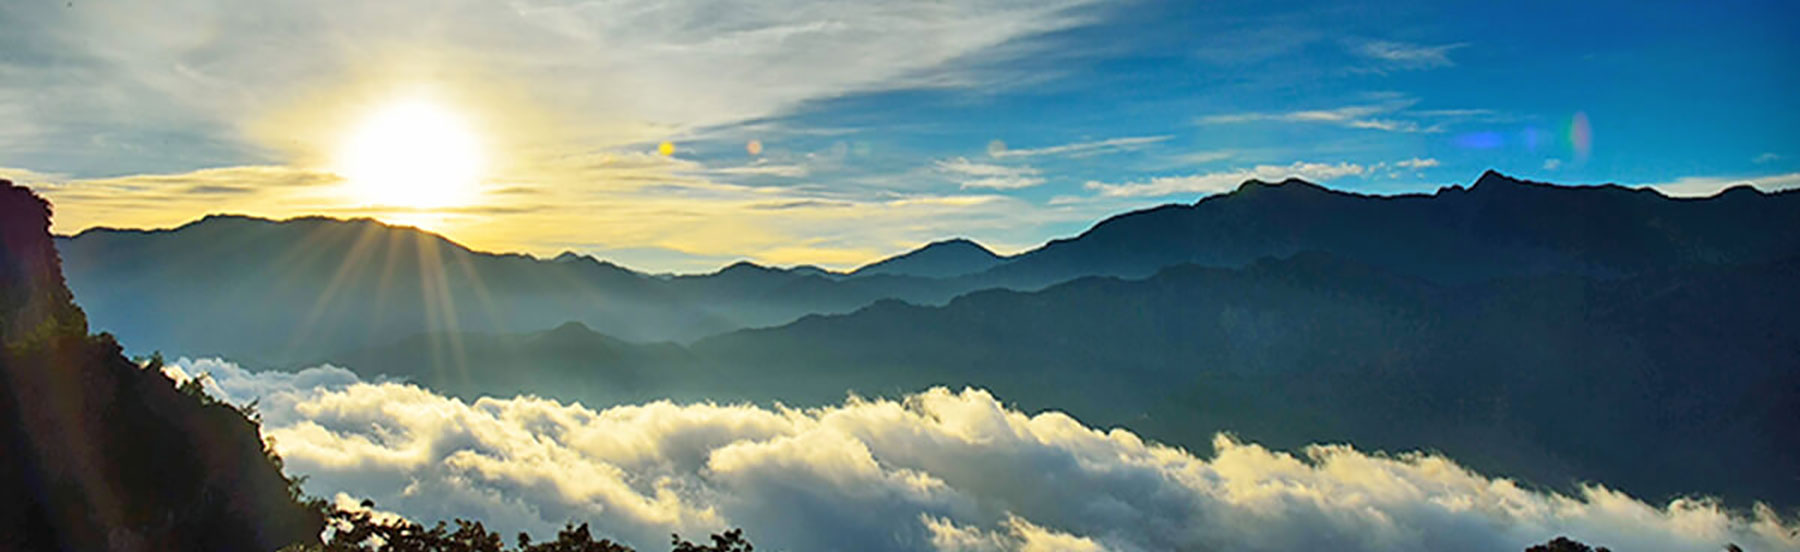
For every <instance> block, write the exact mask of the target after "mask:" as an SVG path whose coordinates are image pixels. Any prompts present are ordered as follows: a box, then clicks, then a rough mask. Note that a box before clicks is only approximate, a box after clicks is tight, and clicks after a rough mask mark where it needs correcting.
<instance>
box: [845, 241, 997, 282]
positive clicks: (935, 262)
mask: <svg viewBox="0 0 1800 552" xmlns="http://www.w3.org/2000/svg"><path fill="white" fill-rule="evenodd" d="M1005 260H1006V258H1005V257H1002V256H1000V255H998V254H995V253H994V252H993V251H992V250H989V249H988V248H987V247H984V246H982V245H981V244H979V243H976V242H975V241H974V240H970V239H968V238H952V239H947V240H940V241H935V242H931V243H928V244H925V245H924V246H923V247H920V248H918V249H914V250H912V251H908V252H906V253H902V254H900V255H896V256H893V257H889V258H887V259H883V260H880V261H877V262H874V263H871V264H868V265H865V266H863V267H862V268H858V269H856V270H855V271H852V272H851V274H854V275H869V274H895V275H906V276H923V277H927V278H952V277H956V276H962V275H964V274H972V273H975V272H980V271H983V270H987V269H989V268H992V267H993V266H994V265H997V264H1000V263H1002V262H1004V261H1005Z"/></svg>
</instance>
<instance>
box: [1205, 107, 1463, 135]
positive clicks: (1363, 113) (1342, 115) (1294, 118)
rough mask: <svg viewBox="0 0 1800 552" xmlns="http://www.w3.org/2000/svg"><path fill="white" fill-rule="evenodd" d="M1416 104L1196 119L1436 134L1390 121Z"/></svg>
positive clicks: (1414, 123)
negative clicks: (1276, 122) (1302, 124)
mask: <svg viewBox="0 0 1800 552" xmlns="http://www.w3.org/2000/svg"><path fill="white" fill-rule="evenodd" d="M1414 103H1416V100H1403V101H1396V102H1387V103H1380V104H1364V105H1347V106H1342V107H1334V108H1329V109H1307V110H1300V111H1287V112H1280V113H1262V112H1245V113H1225V114H1219V115H1209V116H1206V117H1201V118H1200V121H1199V122H1200V124H1203V125H1223V124H1237V123H1250V122H1257V121H1278V122H1284V123H1306V124H1324V125H1332V126H1341V127H1345V128H1359V129H1369V130H1382V131H1387V132H1439V131H1441V130H1443V128H1442V127H1441V126H1437V125H1432V126H1421V125H1420V124H1419V123H1418V122H1417V121H1412V120H1407V119H1398V118H1394V117H1393V115H1395V114H1398V113H1400V112H1402V111H1403V110H1405V109H1406V108H1407V107H1409V106H1411V105H1413V104H1414Z"/></svg>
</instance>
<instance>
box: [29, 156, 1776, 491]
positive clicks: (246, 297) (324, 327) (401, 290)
mask: <svg viewBox="0 0 1800 552" xmlns="http://www.w3.org/2000/svg"><path fill="white" fill-rule="evenodd" d="M59 246H60V248H61V249H62V251H63V255H64V258H65V263H66V267H67V272H68V274H69V279H70V282H71V287H72V288H73V289H74V290H75V293H76V296H77V297H79V298H80V299H81V301H82V302H83V304H84V305H86V306H87V309H88V312H89V315H90V316H91V317H92V319H93V320H94V323H95V324H96V325H97V326H98V327H100V328H102V329H107V330H110V331H113V332H115V333H118V334H119V335H120V336H121V337H123V338H125V339H126V341H127V342H130V343H141V344H144V345H142V346H144V347H153V348H158V349H162V350H163V351H165V352H168V353H172V354H176V353H178V354H224V355H226V356H228V357H233V358H238V359H240V360H251V361H253V362H254V361H266V362H271V363H274V364H275V365H280V366H291V367H297V366H302V365H307V364H312V363H318V362H332V363H336V364H340V365H344V366H347V367H350V368H352V369H354V370H356V371H358V372H360V373H362V374H364V375H365V376H371V377H372V376H375V375H380V374H385V375H389V376H395V377H402V378H407V379H411V380H413V381H417V382H420V383H422V384H424V385H427V386H430V387H432V388H434V389H438V390H440V391H443V392H447V393H452V394H458V395H463V396H469V397H473V396H477V395H484V394H501V395H509V394H514V393H520V392H529V393H536V394H540V395H546V396H552V397H558V398H563V399H570V400H581V401H584V402H587V403H589V404H595V405H599V404H610V403H613V402H618V401H628V400H641V399H648V398H660V397H673V398H677V399H710V400H721V401H729V400H753V401H773V400H779V401H783V402H787V403H788V404H799V405H804V404H819V403H823V402H830V401H836V400H839V399H841V398H842V397H843V394H844V393H845V392H847V391H854V392H858V393H865V394H883V395H888V394H896V393H900V392H906V391H916V390H917V389H919V388H921V387H924V386H928V385H938V384H944V385H954V386H960V385H978V386H981V387H986V388H990V389H993V390H994V391H996V392H997V393H998V394H999V396H1002V397H1006V398H1008V399H1009V400H1014V401H1018V402H1019V404H1020V405H1021V406H1022V407H1025V408H1026V409H1028V410H1035V409H1041V408H1057V409H1061V410H1066V411H1069V412H1071V413H1073V414H1075V415H1077V416H1078V417H1081V418H1083V419H1084V420H1085V421H1087V422H1089V423H1097V424H1101V425H1113V424H1117V425H1127V426H1129V427H1131V428H1133V429H1134V430H1137V431H1140V432H1142V433H1144V434H1146V435H1148V436H1150V437H1153V438H1156V439H1159V440H1163V441H1166V442H1171V443H1176V444H1180V445H1183V446H1187V447H1191V448H1204V447H1206V446H1207V443H1208V442H1209V441H1208V439H1209V438H1210V436H1211V435H1212V433H1213V432H1214V431H1219V430H1229V431H1236V432H1239V433H1241V434H1243V435H1244V436H1245V437H1247V438H1250V439H1253V440H1256V441H1258V442H1265V443H1270V444H1275V445H1279V446H1298V445H1301V444H1305V443H1310V442H1321V441H1325V442H1330V441H1351V442H1354V443H1355V444H1357V445H1358V446H1361V447H1365V448H1376V449H1386V450H1407V449H1417V448H1429V449H1437V450H1442V451H1444V452H1447V453H1449V454H1450V455H1451V456H1453V457H1456V458H1459V459H1464V460H1466V461H1467V462H1469V463H1470V464H1471V465H1473V466H1474V467H1476V468H1478V469H1481V470H1482V471H1484V472H1490V473H1501V474H1513V475H1519V476H1522V477H1524V478H1526V479H1527V480H1529V481H1534V482H1538V483H1542V484H1549V485H1556V486H1560V487H1565V488H1566V487H1568V486H1570V485H1572V484H1573V483H1575V482H1577V481H1586V480H1599V481H1605V482H1607V483H1608V484H1609V485H1617V486H1619V487H1620V488H1623V489H1625V490H1626V491H1629V492H1631V493H1634V494H1637V495H1639V496H1642V497H1645V498H1649V499H1651V500H1657V499H1663V498H1667V497H1670V496H1673V495H1676V494H1681V493H1709V494H1720V495H1722V496H1724V497H1726V498H1727V499H1728V500H1738V501H1745V500H1753V499H1760V500H1770V501H1774V502H1775V503H1776V504H1778V505H1783V506H1785V507H1794V506H1800V471H1796V470H1797V469H1800V468H1796V466H1800V445H1797V444H1796V443H1800V439H1793V438H1792V436H1794V435H1795V432H1794V425H1793V420H1796V419H1800V319H1797V317H1800V314H1796V313H1800V309H1797V308H1796V307H1800V291H1796V290H1797V289H1800V288H1796V287H1795V286H1793V285H1792V282H1795V281H1800V192H1781V193H1762V192H1759V191H1757V190H1754V189H1751V188H1747V187H1739V188H1732V189H1730V190H1727V191H1725V192H1722V193H1721V194H1719V195H1716V196H1713V197H1709V198H1701V199H1674V198H1669V197H1665V196H1662V195H1660V194H1658V193H1657V192H1655V191H1650V190H1637V189H1629V188H1624V187H1619V186H1610V185H1609V186H1591V187H1568V186H1556V185H1550V184H1542V183H1532V182H1524V181H1519V180H1515V179H1511V178H1507V177H1505V176H1502V175H1499V174H1497V173H1492V172H1489V173H1486V174H1484V175H1482V176H1481V177H1480V178H1479V179H1478V180H1477V181H1476V182H1475V183H1474V184H1473V185H1472V186H1469V187H1466V188H1465V187H1460V186H1457V187H1449V188H1445V189H1442V190H1439V191H1438V192H1436V193H1434V194H1431V195H1408V196H1393V197H1380V196H1365V195H1358V194H1349V193H1344V192H1338V191H1332V190H1327V189H1324V188H1321V187H1319V186H1316V185H1314V184H1310V183H1307V182H1303V181H1299V180H1288V181H1285V182H1279V183H1267V182H1259V181H1251V182H1247V183H1245V184H1244V185H1242V186H1240V187H1239V188H1238V189H1237V190H1236V191H1234V192H1231V193H1227V194H1220V195H1217V196H1212V197H1208V198H1205V199H1202V200H1200V201H1198V202H1196V203H1193V204H1190V205H1168V206H1163V207H1157V208H1153V209H1147V210H1143V211H1136V212H1132V213H1126V214H1123V215H1119V216H1115V217H1112V218H1109V219H1107V220H1104V221H1102V222H1100V223H1098V224H1096V225H1095V226H1094V227H1092V228H1091V229H1089V230H1088V231H1086V232H1084V233H1082V234H1081V235H1079V236H1075V237H1073V238H1069V239H1063V240H1055V241H1052V242H1050V243H1048V244H1046V245H1044V246H1043V247H1040V248H1037V249H1034V250H1031V251H1027V252H1024V253H1022V254H1019V255H1015V256H1011V257H1002V256H998V255H995V254H993V253H992V252H991V251H988V250H986V249H985V248H982V247H980V246H979V245H978V244H975V243H973V242H968V241H966V240H950V241H945V242H938V243H934V244H931V245H929V246H926V247H924V248H921V249H920V250H917V251H914V252H911V253H908V254H905V255H901V256H898V257H895V258H892V259H888V260H885V261H881V262H878V263H874V264H871V265H869V266H866V267H863V268H861V269H858V270H855V271H851V272H847V273H836V272H827V271H822V270H818V269H814V268H801V269H776V268H768V267H761V266H757V265H754V264H750V263H739V264H734V265H732V266H729V267H726V268H724V269H722V270H720V271H718V272H716V273H711V274H702V275H686V276H649V275H644V274H640V273H636V272H633V271H630V270H627V269H624V268H621V267H618V266H616V265H612V264H610V263H606V262H604V261H599V260H596V259H593V258H590V257H585V256H578V255H572V254H570V255H563V256H560V257H557V258H555V259H550V260H540V259H534V258H530V257H524V256H518V255H495V254H488V253H478V252H473V251H469V250H468V249H466V248H463V247H461V246H458V245H456V244H454V243H451V242H449V241H447V240H444V239H442V238H440V237H437V236H434V235H431V234H428V233H424V232H420V231H417V230H413V229H405V228H394V227H389V226H385V225H382V224H379V223H376V222H372V221H367V220H359V221H337V220H329V219H296V220H290V221H283V222H274V221H265V220H258V219H248V218H243V217H209V218H207V219H204V220H202V221H198V222H195V223H192V224H189V225H187V226H184V227H181V228H178V229H174V230H167V231H152V232H141V231H119V230H94V231H89V232H84V233H82V234H81V235H78V236H75V237H72V238H67V239H64V240H61V242H60V244H59ZM570 322H574V323H570ZM265 365H267V364H265Z"/></svg>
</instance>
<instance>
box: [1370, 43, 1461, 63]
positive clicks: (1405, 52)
mask: <svg viewBox="0 0 1800 552" xmlns="http://www.w3.org/2000/svg"><path fill="white" fill-rule="evenodd" d="M1468 45H1469V43H1467V42H1458V43H1454V44H1437V45H1426V44H1412V43H1407V42H1398V41H1392V40H1361V41H1351V42H1350V43H1349V47H1350V52H1351V53H1353V54H1356V55H1358V56H1361V57H1363V58H1366V59H1369V60H1374V61H1377V62H1379V63H1380V64H1381V68H1389V69H1432V68H1437V67H1450V66H1453V65H1456V63H1455V62H1454V61H1451V60H1450V52H1452V51H1454V50H1457V49H1459V48H1463V47H1465V46H1468Z"/></svg>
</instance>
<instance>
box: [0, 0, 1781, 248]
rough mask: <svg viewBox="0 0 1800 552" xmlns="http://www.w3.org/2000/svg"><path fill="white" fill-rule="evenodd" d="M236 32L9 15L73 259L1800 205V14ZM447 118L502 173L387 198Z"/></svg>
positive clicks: (1014, 11) (815, 14) (866, 241)
mask: <svg viewBox="0 0 1800 552" xmlns="http://www.w3.org/2000/svg"><path fill="white" fill-rule="evenodd" d="M227 7H228V6H227V5H224V4H215V3H213V2H207V1H201V0H184V1H181V2H171V3H166V4H160V5H158V6H150V7H146V6H134V5H129V4H110V3H100V2H96V3H94V4H92V5H90V4H87V3H80V4H79V5H62V4H61V3H56V4H55V5H50V4H46V5H42V6H20V5H8V6H6V7H3V8H0V31H5V32H4V33H0V36H5V37H6V38H0V46H3V48H0V52H4V53H0V76H3V77H5V78H4V79H0V80H3V81H4V83H5V84H0V116H6V117H8V118H10V119H12V120H14V121H15V122H14V125H13V128H12V129H11V130H5V131H0V146H3V147H0V167H4V168H0V174H4V175H8V176H10V177H12V178H14V179H15V180H21V181H25V182H27V183H33V184H34V185H36V186H37V187H38V188H40V189H41V190H44V191H45V192H46V193H47V194H48V195H49V196H50V197H51V198H52V200H53V201H56V202H57V203H58V204H59V211H58V213H59V217H58V221H57V224H58V226H57V229H58V230H59V231H65V232H68V231H76V230H79V229H81V228H84V227H87V226H93V225H102V224H104V225H112V226H169V225H173V224H179V223H180V222H182V221H185V220H191V219H192V218H197V217H198V216H200V215H201V214H204V213H205V212H211V211H217V210H226V211H235V212H247V213H251V214H260V215H264V216H292V215H297V214H310V213H320V214H327V215H333V216H376V217H378V218H382V219H384V220H390V221H393V222H397V223H402V224H416V225H420V226H423V227H426V228H429V229H433V230H437V231H440V232H443V233H445V234H447V235H449V236H450V237H452V238H454V239H458V240H460V241H464V242H465V243H469V244H470V245H473V246H476V247H479V248H483V249H495V250H518V251H527V252H531V253H535V254H540V255H552V254H555V253H557V252H559V251H561V250H565V249H567V250H575V251H578V252H583V253H591V254H595V255H599V256H603V257H607V258H611V259H614V260H617V261H620V262H622V263H624V264H627V265H629V266H634V267H639V268H642V269H645V270H677V271H691V270H706V269H709V268H714V267H717V266H720V265H722V264H724V263H727V262H730V261H733V260H736V259H739V258H749V259H752V260H757V261H761V262H767V263H774V264H799V263H816V264H822V265H826V266H835V267H848V266H854V265H856V264H859V263H861V262H865V261H868V260H873V259H874V258H878V257H880V256H883V255H887V254H892V253H896V252H899V251H902V250H905V249H907V248H910V247H912V246H916V245H919V244H921V243H923V242H925V241H930V240H932V239H938V238H945V237H950V236H969V237H973V238H975V239H977V240H980V241H983V242H984V243H989V244H992V245H993V246H995V247H996V248H997V249H1001V250H1003V251H1013V250H1018V249H1022V248H1027V247H1030V246H1033V245H1036V244H1038V243H1041V242H1042V241H1043V240H1045V239H1049V238H1053V237H1058V236H1064V235H1069V234H1073V233H1076V232H1079V231H1080V230H1081V229H1083V228H1085V227H1087V226H1088V225H1090V224H1092V222H1094V221H1095V220H1097V219H1098V218H1101V217H1103V216H1105V215H1107V214H1110V213H1116V212H1120V211H1124V210H1128V209H1132V208H1139V207H1145V206H1151V205H1156V204H1160V203H1167V202H1177V201H1178V202H1191V201H1193V200H1194V199H1196V198H1198V197H1201V196H1203V195H1206V194H1210V193H1218V192H1221V191H1227V190H1230V189H1232V188H1234V187H1235V186H1236V185H1237V184H1238V183H1240V182H1242V181H1243V180H1245V179H1247V178H1251V177H1261V178H1282V177H1286V176H1300V177H1303V178H1308V179H1311V180H1315V181H1319V182H1322V183H1324V184H1326V185H1328V186H1330V187H1333V188H1339V189H1346V190H1354V191H1360V192H1368V193H1382V194H1388V193H1404V192H1429V191H1432V190H1435V189H1436V188H1438V187H1440V186H1443V185H1447V184H1452V183H1466V182H1468V181H1470V180H1472V179H1473V178H1475V177H1476V176H1477V175H1479V174H1480V172H1481V171H1483V170H1486V169H1489V168H1494V169H1499V170H1501V171H1503V172H1507V173H1509V174H1514V175H1519V176H1524V177H1530V178H1534V179H1541V180H1549V181H1556V182H1569V183H1598V182H1617V183H1623V184H1627V185H1645V186H1654V187H1657V188H1659V189H1661V190H1663V191H1664V192H1666V193H1670V194H1678V195H1703V194H1707V193H1711V192H1713V191H1716V190H1717V189H1720V188H1722V187H1724V186H1728V185H1731V184H1735V183H1750V184H1753V185H1757V186H1759V187H1762V188H1765V189H1779V188H1788V187H1795V186H1800V102H1794V101H1791V100H1789V99H1788V97H1789V96H1791V95H1792V94H1793V92H1792V91H1793V90H1795V89H1797V88H1800V86H1797V85H1800V69H1797V68H1800V33H1794V32H1792V30H1791V28H1789V27H1790V26H1791V23H1792V22H1793V21H1795V20H1797V19H1800V17H1796V16H1800V7H1796V6H1795V5H1794V4H1792V3H1781V2H1711V3H1704V4H1702V3H1692V2H1689V3H1654V2H1651V3H1646V2H1633V3H1524V2H1521V3H1507V4H1501V5H1492V4H1487V3H1481V4H1465V3H1444V2H1384V3H1381V4H1380V5H1379V6H1353V5H1342V4H1340V3H1309V2H1125V3H1093V2H1087V1H1082V0H1067V1H1063V2H1054V3H1052V2H1030V3H1015V2H992V3H986V2H984V3H973V2H971V3H960V4H959V3H950V4H889V5H880V4H874V5H865V4H857V3H829V2H809V1H806V0H785V1H782V2H772V3H764V4H758V5H756V6H754V7H750V6H743V5H733V4H715V3H709V2H699V1H681V2H668V3H659V4H653V5H652V4H642V5H631V4H615V3H597V2H573V3H567V2H550V1H543V2H523V1H521V2H510V3H490V2H476V1H473V0H469V1H466V2H458V3H456V5H452V6H448V7H446V6H443V5H437V4H432V3H421V4H420V5H418V6H412V5H410V2H395V3H393V4H392V5H388V6H387V7H385V8H380V9H377V8H369V7H363V6H358V5H356V4H351V3H343V4H338V3H332V2H324V3H310V2H285V1H271V2H267V3H261V4H257V5H253V6H248V7H242V8H241V9H240V8H239V7H236V6H231V8H232V9H229V10H227V9H226V8H227ZM415 96H418V97H429V98H431V99H432V100H431V101H433V102H436V103H434V104H433V105H437V104H442V105H445V106H449V107H446V108H445V111H446V112H447V113H450V114H452V116H454V117H455V118H456V120H458V121H472V122H470V123H469V124H468V126H469V127H470V128H475V129H477V131H475V132H474V133H473V134H475V135H476V136H477V137H478V138H479V140H480V142H481V143H482V148H483V151H484V152H485V153H484V156H485V157H486V158H487V160H488V161H489V162H487V163H486V164H484V165H483V167H484V169H483V172H481V174H479V175H474V176H471V177H470V178H471V182H473V184H471V185H470V186H469V189H466V190H460V191H459V192H458V193H459V194H460V195H457V196H456V197H458V198H462V199H459V200H457V201H450V200H448V199H445V200H442V201H431V202H424V203H421V204H419V205H406V204H373V203H370V202H369V201H368V199H367V198H368V197H371V196H370V195H369V194H357V193H355V189H356V187H358V186H362V187H365V188H366V187H368V186H373V185H388V184H374V183H371V182H368V181H366V180H367V179H364V180H365V181H363V182H360V183H358V182H357V178H355V177H351V176H346V173H347V171H345V170H342V167H341V165H342V163H338V162H335V161H334V159H337V158H341V157H343V155H342V154H341V152H339V151H337V150H341V149H342V148H341V144H342V143H343V142H344V141H345V140H344V139H343V136H344V134H345V132H347V131H346V130H344V129H346V128H358V126H357V125H358V121H360V120H366V119H368V118H369V116H368V115H366V114H367V113H370V112H371V110H375V111H377V112H378V111H380V110H381V109H383V108H382V107H381V106H383V105H388V104H391V103H393V102H394V101H397V100H395V99H394V98H411V97H415ZM364 126H366V125H364ZM401 136H405V135H404V134H402V135H401ZM751 141H755V142H756V145H757V146H760V147H756V148H752V147H749V145H750V143H751ZM664 142H667V143H668V144H669V145H670V149H669V150H668V153H670V155H661V154H660V153H659V152H658V149H659V146H660V145H661V144H662V143H664ZM334 148H335V149H334ZM376 153H383V152H376ZM421 155H423V156H424V158H427V159H428V158H430V156H431V155H433V151H432V150H427V151H425V152H424V153H423V154H421ZM406 168H407V167H404V166H402V167H399V168H398V169H396V170H400V169H406ZM413 172H421V173H423V172H430V171H413ZM394 185H405V186H415V185H417V186H420V188H419V189H420V190H423V192H421V193H424V194H438V193H442V194H445V196H444V197H446V198H447V197H449V194H450V191H448V190H447V189H446V188H445V186H444V185H439V184H434V183H419V184H412V183H407V184H394ZM407 189H408V190H411V189H412V188H407ZM346 190H349V191H348V192H346ZM395 195H396V194H386V195H384V196H381V197H394V196H395ZM400 195H404V194H400ZM446 204H448V206H447V207H446V206H445V205H446ZM426 205H430V207H431V208H426V207H425V206H426Z"/></svg>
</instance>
